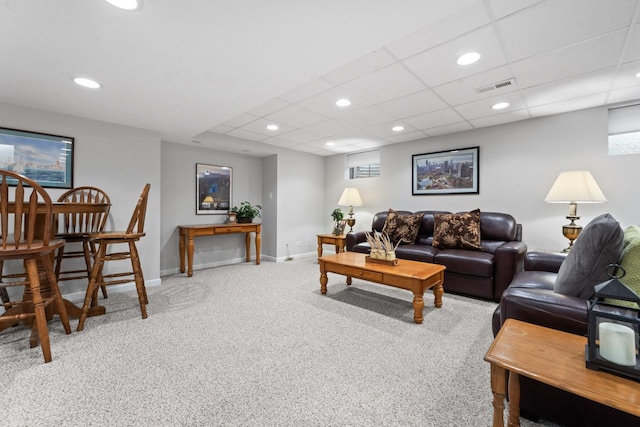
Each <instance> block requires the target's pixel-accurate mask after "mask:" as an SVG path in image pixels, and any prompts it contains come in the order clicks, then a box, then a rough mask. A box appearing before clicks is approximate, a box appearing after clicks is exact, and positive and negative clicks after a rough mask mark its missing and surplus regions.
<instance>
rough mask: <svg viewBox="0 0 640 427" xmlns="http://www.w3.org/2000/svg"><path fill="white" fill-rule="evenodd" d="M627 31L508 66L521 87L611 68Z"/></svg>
mask: <svg viewBox="0 0 640 427" xmlns="http://www.w3.org/2000/svg"><path fill="white" fill-rule="evenodd" d="M625 35H626V32H625V31H616V32H614V33H610V34H607V35H605V36H601V37H597V38H594V39H590V40H587V41H585V42H583V43H578V44H575V45H572V46H569V47H566V48H562V49H558V50H554V51H553V52H549V53H546V54H543V55H538V56H535V57H533V58H527V59H524V60H522V61H517V62H514V63H513V64H511V67H512V69H513V72H514V74H515V76H514V77H515V79H516V81H517V82H518V85H519V86H520V88H527V87H531V86H535V85H541V84H545V83H548V82H551V81H554V80H561V79H566V78H569V77H574V76H578V75H580V74H586V73H590V72H592V71H597V70H602V69H605V68H610V67H613V66H615V65H616V64H617V62H618V57H619V54H620V49H621V48H622V43H623V42H624V38H625Z"/></svg>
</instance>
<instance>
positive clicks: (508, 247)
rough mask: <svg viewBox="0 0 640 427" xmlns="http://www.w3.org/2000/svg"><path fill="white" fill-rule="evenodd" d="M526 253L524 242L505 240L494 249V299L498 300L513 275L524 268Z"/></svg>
mask: <svg viewBox="0 0 640 427" xmlns="http://www.w3.org/2000/svg"><path fill="white" fill-rule="evenodd" d="M526 253H527V245H526V243H524V242H517V241H513V242H507V243H505V244H504V245H502V246H500V247H499V248H498V249H496V252H495V254H494V267H493V268H494V270H493V271H494V276H493V277H494V279H493V280H494V287H493V299H494V300H495V301H499V300H500V296H501V295H502V293H503V292H504V290H505V289H507V287H508V286H509V284H510V283H511V280H513V276H515V274H516V273H517V272H518V271H522V270H523V269H524V257H525V254H526Z"/></svg>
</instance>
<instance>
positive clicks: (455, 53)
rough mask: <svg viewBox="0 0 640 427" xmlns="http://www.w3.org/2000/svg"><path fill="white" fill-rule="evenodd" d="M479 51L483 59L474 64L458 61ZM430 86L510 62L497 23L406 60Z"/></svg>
mask: <svg viewBox="0 0 640 427" xmlns="http://www.w3.org/2000/svg"><path fill="white" fill-rule="evenodd" d="M472 51H474V52H478V53H479V54H480V55H481V57H480V60H479V61H478V62H476V63H474V64H471V65H465V66H461V65H458V64H457V63H456V60H457V59H458V57H459V56H460V55H462V54H464V53H468V52H472ZM404 63H405V65H406V66H407V67H408V68H409V69H410V70H412V71H413V72H414V73H416V75H417V76H418V77H420V78H421V79H422V81H424V82H425V83H426V84H427V85H429V86H430V87H434V86H438V85H441V84H443V83H447V82H450V81H453V80H457V79H461V78H464V77H468V76H471V75H473V74H477V73H480V72H482V71H487V70H490V69H492V68H496V67H499V66H501V65H504V64H505V63H506V58H505V56H504V54H503V53H502V49H501V47H500V43H499V42H498V38H497V37H496V33H495V31H494V30H493V27H491V26H486V27H483V28H480V29H478V30H475V31H473V32H471V33H468V34H465V35H464V36H462V37H459V38H457V39H455V40H452V41H450V42H447V43H445V44H443V45H440V46H438V47H435V48H433V49H431V50H428V51H426V52H424V53H421V54H419V55H416V56H414V57H412V58H409V59H407V60H405V61H404Z"/></svg>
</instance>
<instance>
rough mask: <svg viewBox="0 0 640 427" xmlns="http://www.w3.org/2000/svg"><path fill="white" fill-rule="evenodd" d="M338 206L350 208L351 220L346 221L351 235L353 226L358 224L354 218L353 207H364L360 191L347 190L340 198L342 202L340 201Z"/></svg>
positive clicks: (351, 188) (352, 188)
mask: <svg viewBox="0 0 640 427" xmlns="http://www.w3.org/2000/svg"><path fill="white" fill-rule="evenodd" d="M338 205H340V206H349V212H348V214H349V218H347V219H346V221H347V225H348V226H349V233H351V232H352V231H353V226H354V225H355V224H356V219H355V218H354V217H353V207H354V206H362V198H361V197H360V193H359V192H358V189H357V188H354V187H347V188H345V189H344V191H343V192H342V196H340V200H338Z"/></svg>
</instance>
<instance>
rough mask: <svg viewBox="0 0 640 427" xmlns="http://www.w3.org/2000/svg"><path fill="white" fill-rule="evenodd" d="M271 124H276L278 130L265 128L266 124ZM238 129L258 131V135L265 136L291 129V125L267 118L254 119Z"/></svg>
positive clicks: (275, 134)
mask: <svg viewBox="0 0 640 427" xmlns="http://www.w3.org/2000/svg"><path fill="white" fill-rule="evenodd" d="M271 124H276V125H278V130H269V129H267V125H271ZM240 129H242V130H246V131H249V132H254V133H259V134H260V135H265V136H267V137H273V136H277V135H280V134H283V133H286V132H290V131H292V130H293V128H292V127H291V126H287V125H284V124H282V123H275V122H274V121H273V120H267V119H258V120H255V121H253V122H251V123H247V124H246V125H244V126H241V127H240Z"/></svg>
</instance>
